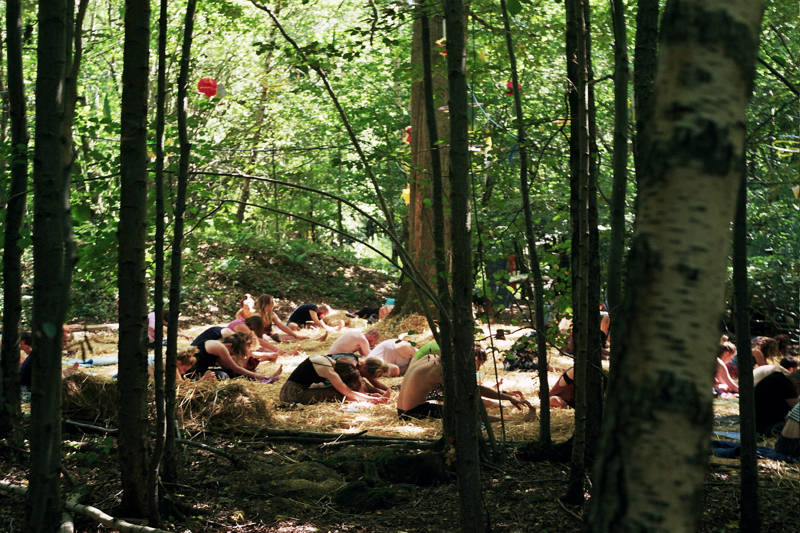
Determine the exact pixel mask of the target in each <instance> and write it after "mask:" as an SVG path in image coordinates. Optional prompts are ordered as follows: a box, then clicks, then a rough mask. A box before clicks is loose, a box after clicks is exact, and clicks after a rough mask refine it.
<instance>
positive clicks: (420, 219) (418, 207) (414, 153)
mask: <svg viewBox="0 0 800 533" xmlns="http://www.w3.org/2000/svg"><path fill="white" fill-rule="evenodd" d="M430 26H431V32H430V40H431V41H432V42H436V41H439V40H440V39H441V38H442V37H443V36H444V32H443V26H442V18H441V17H440V16H435V17H432V18H431V25H430ZM413 31H414V38H413V44H412V50H411V63H412V64H413V65H421V64H422V57H423V54H427V55H428V56H429V58H430V60H431V71H432V72H433V93H434V95H435V97H436V101H435V103H434V108H435V109H436V114H437V117H436V123H437V130H438V136H437V138H439V139H446V138H447V135H448V119H447V114H446V113H445V112H444V111H443V110H441V108H442V107H443V106H445V105H446V103H447V98H448V96H447V91H448V89H447V77H446V76H445V73H444V72H443V70H444V63H445V61H444V58H443V57H442V56H441V55H440V53H439V52H440V51H441V50H444V49H445V48H442V47H438V46H431V47H429V48H428V49H425V48H424V47H423V46H422V21H421V20H415V21H414V29H413ZM426 123H427V118H426V112H425V99H424V90H423V83H422V80H421V79H420V80H415V81H414V82H413V83H412V84H411V173H410V178H409V188H410V203H409V205H408V210H407V211H406V216H405V225H404V228H403V229H404V231H407V232H408V238H407V239H406V240H405V241H404V243H403V245H404V246H405V248H406V250H407V251H408V254H409V255H410V256H411V258H412V260H413V261H414V263H415V264H416V265H417V268H418V270H419V272H420V275H421V276H422V277H423V278H424V279H425V280H427V281H428V282H429V283H430V284H431V285H434V281H435V277H436V268H435V263H434V262H433V259H435V257H436V254H435V247H436V244H435V243H434V239H433V231H434V230H433V227H434V221H433V210H432V209H430V207H429V206H430V202H431V201H432V195H433V190H432V187H433V179H432V175H431V168H432V160H431V157H432V152H431V150H430V146H431V141H430V139H429V137H428V128H427V127H426ZM437 152H438V153H439V158H440V160H439V161H440V165H441V162H442V161H447V157H448V147H447V145H439V149H438V150H437ZM448 181H449V180H447V179H446V178H445V180H444V184H443V188H444V195H445V200H444V201H445V203H447V196H448V192H447V190H448ZM445 226H446V227H447V226H448V224H447V217H445ZM445 231H446V233H447V232H448V230H445ZM449 241H450V237H449V235H446V236H445V242H446V243H447V242H449ZM445 255H448V256H449V255H450V250H449V247H448V249H447V250H446V251H445ZM447 270H448V271H449V270H450V267H449V264H448V267H447ZM404 279H405V278H404ZM422 305H423V304H422V303H421V302H420V298H419V295H418V294H417V290H416V288H415V286H414V284H413V283H411V282H410V281H404V282H403V283H402V284H401V286H400V291H399V293H398V296H397V303H396V304H395V307H394V309H393V310H392V316H399V315H403V314H410V313H421V312H422ZM425 305H427V304H425Z"/></svg>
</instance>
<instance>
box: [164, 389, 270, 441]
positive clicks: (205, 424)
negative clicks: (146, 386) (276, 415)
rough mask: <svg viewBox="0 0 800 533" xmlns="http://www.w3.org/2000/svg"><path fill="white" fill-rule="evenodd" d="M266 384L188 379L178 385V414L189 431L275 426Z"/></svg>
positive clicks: (229, 430)
mask: <svg viewBox="0 0 800 533" xmlns="http://www.w3.org/2000/svg"><path fill="white" fill-rule="evenodd" d="M264 387H265V385H262V384H261V383H255V382H253V381H248V380H245V379H241V378H239V379H232V380H226V381H220V382H216V381H197V382H184V383H182V384H181V386H180V387H179V388H178V393H177V405H176V417H177V418H178V419H179V420H182V421H183V427H185V428H186V429H189V430H194V431H198V430H203V429H213V430H214V431H220V432H225V433H236V432H237V430H242V429H248V428H249V429H260V428H265V427H268V426H272V422H273V420H272V414H271V409H270V405H269V403H268V401H267V400H266V398H265V397H264V394H263V390H264Z"/></svg>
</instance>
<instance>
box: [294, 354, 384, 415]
mask: <svg viewBox="0 0 800 533" xmlns="http://www.w3.org/2000/svg"><path fill="white" fill-rule="evenodd" d="M337 355H339V356H341V357H337V356H330V355H312V356H311V357H308V358H307V359H305V360H304V361H303V362H302V363H300V364H299V365H298V366H297V368H295V369H294V371H293V372H292V373H291V375H290V376H289V379H288V380H287V381H286V383H284V384H283V387H282V388H281V392H280V399H281V401H282V402H288V403H302V404H310V403H317V402H324V401H328V400H339V401H341V400H343V399H348V400H350V401H353V402H358V401H365V402H372V403H385V402H386V401H388V397H386V396H383V395H381V394H377V393H376V394H364V393H362V392H358V391H359V390H361V388H362V381H361V374H360V373H359V370H358V368H357V366H356V365H354V364H353V363H352V362H351V361H350V360H348V357H350V358H352V357H353V354H337ZM337 359H345V360H337ZM326 380H327V381H329V382H330V386H327V387H311V385H313V384H315V383H325V381H326Z"/></svg>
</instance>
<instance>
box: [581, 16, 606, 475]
mask: <svg viewBox="0 0 800 533" xmlns="http://www.w3.org/2000/svg"><path fill="white" fill-rule="evenodd" d="M583 18H584V21H585V25H586V32H585V46H586V68H587V87H586V97H587V100H588V117H587V121H588V123H589V127H588V139H587V144H588V145H589V176H588V182H587V185H586V193H587V196H586V201H587V223H588V228H587V230H586V235H587V238H588V250H587V251H588V254H589V256H588V258H587V263H588V274H587V287H586V294H587V296H586V331H587V334H586V448H585V450H584V455H585V457H586V459H587V460H588V461H590V463H591V461H592V460H593V459H594V456H595V455H596V453H597V445H598V441H599V440H600V427H601V425H602V421H603V377H602V374H603V367H602V361H603V357H602V353H601V351H600V308H599V306H598V302H600V301H601V298H600V284H601V282H602V280H601V276H600V272H601V268H600V235H599V231H598V228H597V217H598V214H597V178H598V176H599V175H600V169H599V167H598V164H597V154H598V152H599V150H598V149H597V107H596V105H595V100H594V69H593V68H592V24H591V21H592V17H591V6H590V4H589V2H584V3H583ZM590 466H591V464H590Z"/></svg>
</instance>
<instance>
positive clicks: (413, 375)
mask: <svg viewBox="0 0 800 533" xmlns="http://www.w3.org/2000/svg"><path fill="white" fill-rule="evenodd" d="M441 382H442V363H441V361H440V360H439V357H438V356H435V355H428V356H425V357H424V358H422V359H420V360H419V361H417V362H416V363H414V364H413V365H411V367H409V369H408V371H407V372H406V375H405V377H404V378H403V383H402V385H401V387H400V394H399V395H398V396H397V408H398V409H401V410H403V411H409V410H411V409H413V408H415V407H417V406H420V405H422V404H424V403H425V402H426V400H427V398H428V393H429V392H430V391H432V390H433V389H434V388H435V387H436V386H437V385H439V384H440V383H441Z"/></svg>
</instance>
